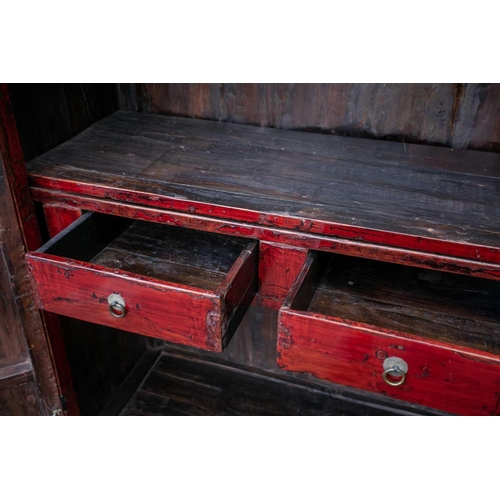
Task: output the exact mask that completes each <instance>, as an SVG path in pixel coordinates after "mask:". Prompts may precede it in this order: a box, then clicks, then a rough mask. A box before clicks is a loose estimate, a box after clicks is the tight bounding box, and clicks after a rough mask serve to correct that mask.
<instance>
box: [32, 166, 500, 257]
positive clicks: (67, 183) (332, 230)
mask: <svg viewBox="0 0 500 500" xmlns="http://www.w3.org/2000/svg"><path fill="white" fill-rule="evenodd" d="M30 181H31V184H32V186H33V187H38V188H45V189H48V190H53V191H62V192H64V193H65V194H66V195H68V194H75V195H85V196H91V197H94V198H102V199H103V201H106V200H114V201H119V202H123V203H132V204H138V205H143V206H145V207H154V208H159V209H164V210H175V211H179V212H187V213H189V214H197V215H201V216H210V217H221V218H224V219H227V220H228V221H235V222H242V223H251V224H258V225H260V226H264V227H270V228H278V229H289V230H292V231H298V232H303V233H305V234H304V236H306V235H308V234H311V235H323V236H328V237H336V238H344V239H346V240H354V241H362V242H365V243H367V244H368V243H372V244H374V245H387V246H391V247H397V248H400V249H406V250H412V251H417V252H429V253H434V254H438V255H442V256H450V257H456V258H463V259H470V260H476V261H481V262H488V263H497V264H500V248H495V247H488V246H481V245H472V244H469V243H465V242H461V243H458V242H450V241H445V240H439V239H435V238H429V237H420V236H419V237H416V236H411V235H407V234H401V233H396V232H388V231H382V230H375V229H370V228H365V227H357V226H349V225H346V224H339V223H334V222H328V221H321V220H313V219H307V218H297V217H290V216H286V217H285V216H283V215H277V214H268V213H259V212H256V211H253V210H248V209H242V208H236V207H227V206H219V205H214V204H207V203H202V202H195V201H191V200H182V199H177V198H174V197H167V196H163V195H157V194H151V193H145V192H140V191H130V190H127V189H120V188H116V187H110V186H104V185H98V184H88V183H83V182H78V181H72V180H66V179H54V178H49V177H42V176H39V175H31V176H30ZM58 196H62V197H63V198H64V195H62V193H60V194H59V195H58V194H54V195H53V199H54V200H57V199H58ZM33 197H34V198H35V199H36V197H37V194H36V192H35V193H33ZM73 198H74V197H73Z"/></svg>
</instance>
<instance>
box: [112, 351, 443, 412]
mask: <svg viewBox="0 0 500 500" xmlns="http://www.w3.org/2000/svg"><path fill="white" fill-rule="evenodd" d="M202 358H204V359H200V358H193V357H192V356H191V355H189V354H184V353H180V352H169V351H168V350H164V351H162V352H161V353H160V354H159V356H158V357H157V359H156V361H155V363H154V364H153V366H152V368H151V370H150V371H149V373H148V374H147V375H146V376H145V377H144V379H143V380H142V381H141V382H140V384H139V387H138V388H137V389H136V390H135V392H134V393H133V394H132V395H131V397H129V399H128V400H127V402H126V403H125V406H124V407H123V409H121V410H119V409H118V408H116V413H115V414H120V415H122V416H133V415H135V416H139V415H142V416H147V415H151V416H155V415H156V416H169V415H170V416H174V415H235V416H236V415H339V416H340V415H359V416H363V415H366V416H368V415H424V414H427V415H438V414H440V413H439V412H435V411H433V410H430V409H429V410H428V409H424V408H417V407H415V406H411V407H410V406H409V405H408V406H405V405H404V404H396V405H395V406H385V405H384V403H386V404H387V402H385V401H384V400H381V399H380V398H376V397H373V396H371V395H367V394H364V393H361V392H356V391H352V390H351V391H349V390H347V391H346V390H343V389H340V388H338V387H335V386H333V387H332V386H330V387H329V388H326V387H323V388H322V387H319V386H313V385H308V384H306V383H297V381H292V380H290V379H287V378H286V374H285V376H284V377H282V378H281V377H280V378H278V377H273V376H271V375H270V374H268V373H264V372H261V373H258V372H249V371H248V369H244V368H243V367H238V366H236V365H232V366H231V365H228V364H224V365H222V364H219V363H218V362H216V361H214V360H211V359H208V356H202ZM130 385H131V383H130V382H127V383H126V384H124V387H123V391H124V392H127V391H130ZM118 399H119V398H118ZM108 414H111V413H110V412H108Z"/></svg>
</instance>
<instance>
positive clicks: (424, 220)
mask: <svg viewBox="0 0 500 500" xmlns="http://www.w3.org/2000/svg"><path fill="white" fill-rule="evenodd" d="M29 173H30V178H31V185H32V189H33V196H34V198H35V199H41V198H43V196H47V192H46V191H47V190H50V191H58V192H65V194H66V196H70V197H71V196H73V197H76V196H83V197H92V198H97V199H101V200H115V201H119V202H121V203H126V204H133V205H141V206H148V207H156V208H161V209H168V210H173V211H176V212H185V213H187V214H191V215H196V216H209V217H214V218H215V217H217V218H221V219H224V220H231V221H238V222H241V223H249V224H254V225H258V226H264V227H269V226H271V227H273V228H278V229H286V230H290V231H294V232H298V233H301V234H303V233H309V234H313V235H314V234H316V235H321V237H337V238H343V239H346V240H354V241H356V242H358V243H363V244H378V245H387V246H390V247H397V248H402V249H409V250H415V251H421V252H432V253H435V254H438V255H445V256H452V257H458V258H464V259H470V260H473V261H480V262H486V263H500V155H497V154H491V153H478V152H472V151H458V150H457V151H453V150H450V149H446V148H438V147H428V146H416V145H407V144H401V143H391V142H385V141H372V140H366V139H354V138H345V137H334V136H326V135H318V134H312V133H306V132H289V131H282V130H274V129H265V128H258V127H251V126H244V125H233V124H227V123H220V122H212V121H204V120H195V119H188V118H174V117H165V116H158V115H146V114H139V113H130V112H117V113H115V114H113V115H111V116H109V117H107V118H105V119H103V120H101V121H99V122H98V123H96V124H94V125H92V126H91V127H90V128H88V129H87V130H85V131H84V132H83V133H81V134H79V135H78V136H76V137H74V138H73V139H71V140H69V141H67V142H65V143H64V144H62V145H60V146H58V147H56V148H55V149H53V150H50V151H48V152H47V153H45V154H43V155H41V156H39V157H37V158H35V159H34V160H32V161H31V162H29ZM44 193H45V194H44Z"/></svg>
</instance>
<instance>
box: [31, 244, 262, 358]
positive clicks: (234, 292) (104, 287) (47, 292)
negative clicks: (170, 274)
mask: <svg viewBox="0 0 500 500" xmlns="http://www.w3.org/2000/svg"><path fill="white" fill-rule="evenodd" d="M256 249H257V245H256V243H253V244H250V245H249V246H248V247H247V248H246V250H244V251H243V253H242V254H241V256H240V258H239V259H238V260H237V261H236V262H235V264H234V266H233V267H232V269H231V270H230V272H229V273H228V276H227V279H226V280H225V281H224V282H223V283H222V285H221V287H220V288H219V290H217V292H215V293H214V292H211V291H206V290H201V289H197V288H194V287H189V286H185V285H180V284H174V283H167V282H163V281H160V280H157V279H154V278H146V277H143V276H139V275H135V274H133V273H128V272H124V271H120V270H115V269H109V268H105V267H102V266H98V265H95V264H90V263H86V262H81V261H76V260H72V259H66V258H62V257H57V256H53V255H46V254H43V253H39V252H30V253H28V254H27V260H28V266H29V269H30V272H31V276H32V279H33V284H34V288H35V291H36V296H37V300H38V307H40V308H41V309H44V310H46V311H50V312H54V313H57V314H62V315H66V316H71V317H73V318H77V319H80V320H84V321H89V322H93V323H98V324H101V325H105V326H109V327H113V328H117V329H120V330H126V331H129V332H133V333H139V334H142V335H146V336H150V337H155V338H160V339H163V340H168V341H171V342H177V343H181V344H184V345H190V346H194V347H199V348H202V349H206V350H209V351H216V352H221V351H222V349H223V347H224V340H225V339H224V337H225V333H226V328H227V326H228V323H229V322H230V319H231V316H232V314H233V313H234V312H235V310H236V309H237V308H238V307H240V305H242V306H244V301H243V296H246V295H247V291H248V290H249V289H250V292H249V298H248V303H249V302H250V301H251V299H252V298H253V293H255V290H253V289H252V288H251V284H252V282H255V281H256V273H257V266H256V264H252V262H256V260H257V257H256V252H257V250H256ZM247 262H248V264H247ZM252 292H253V293H252ZM111 293H118V294H120V295H121V296H122V297H123V298H124V300H125V303H126V305H127V312H126V315H125V316H124V317H123V318H115V317H113V316H112V315H111V314H110V312H109V311H108V301H107V297H108V295H110V294H111Z"/></svg>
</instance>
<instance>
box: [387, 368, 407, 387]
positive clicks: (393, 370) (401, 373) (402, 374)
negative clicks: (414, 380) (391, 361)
mask: <svg viewBox="0 0 500 500" xmlns="http://www.w3.org/2000/svg"><path fill="white" fill-rule="evenodd" d="M388 375H391V376H392V377H400V378H398V380H390V379H389V378H388ZM382 378H383V379H384V382H385V383H386V384H389V385H392V386H393V387H397V386H398V385H402V384H404V381H405V379H406V373H405V372H404V371H402V370H400V369H399V368H398V367H397V366H392V367H391V368H387V370H384V373H382Z"/></svg>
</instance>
